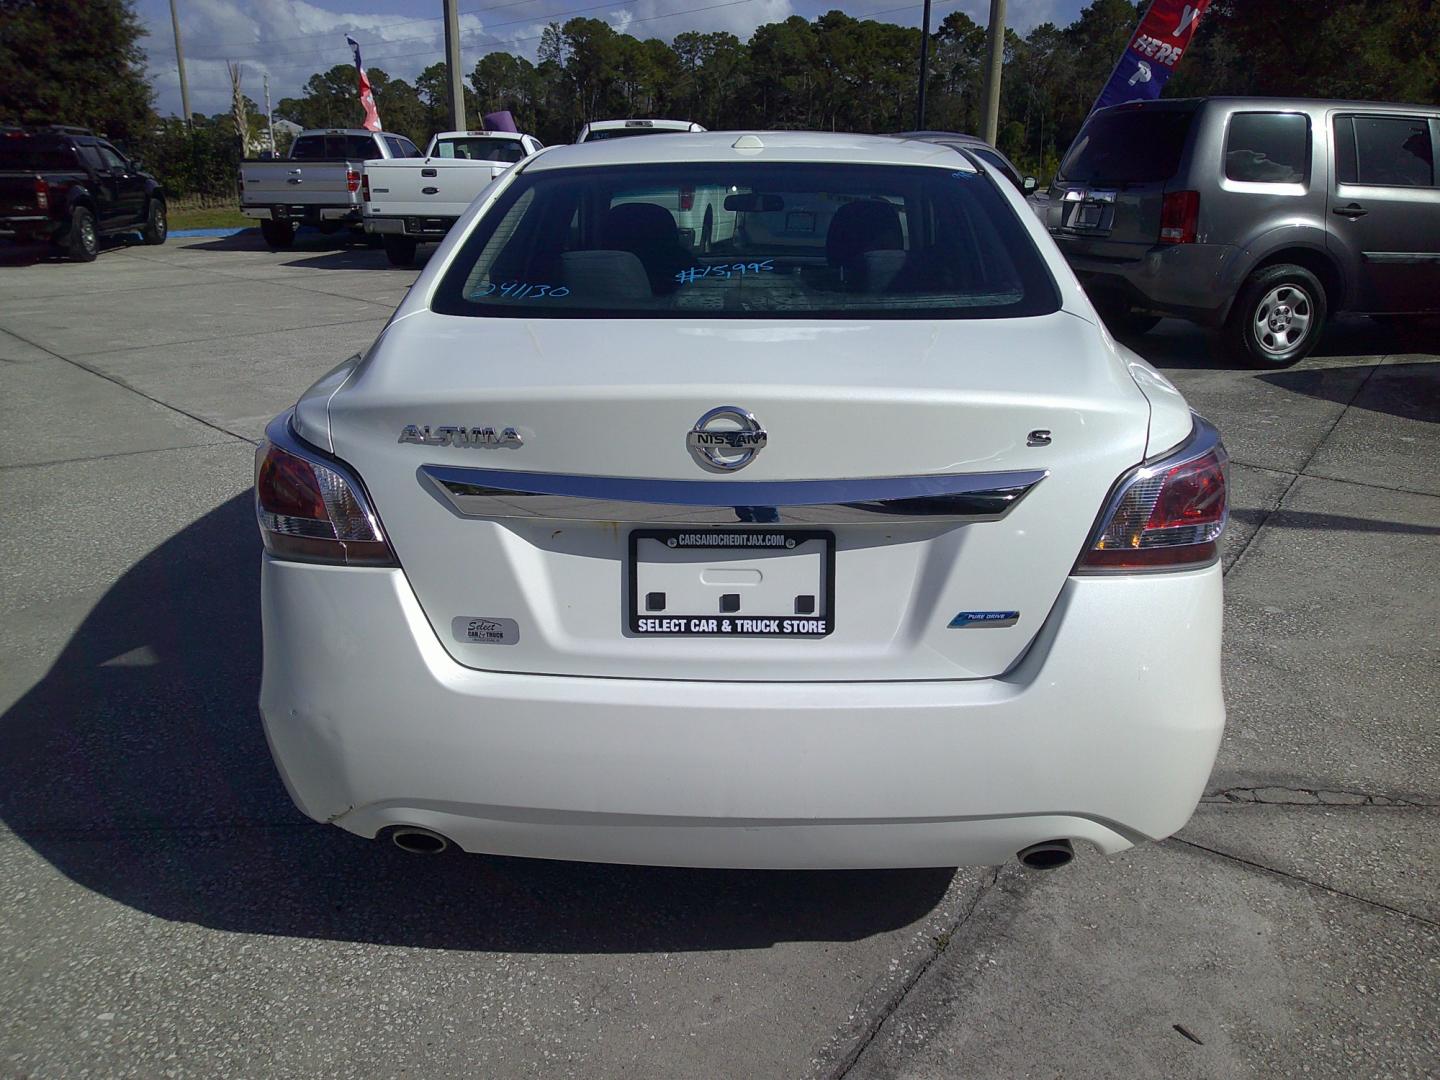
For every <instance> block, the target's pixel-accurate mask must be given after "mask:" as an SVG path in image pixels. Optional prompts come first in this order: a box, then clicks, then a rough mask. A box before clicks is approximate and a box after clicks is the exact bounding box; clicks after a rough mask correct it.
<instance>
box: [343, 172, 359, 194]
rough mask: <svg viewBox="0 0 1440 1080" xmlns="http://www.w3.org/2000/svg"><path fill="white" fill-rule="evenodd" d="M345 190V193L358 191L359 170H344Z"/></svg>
mask: <svg viewBox="0 0 1440 1080" xmlns="http://www.w3.org/2000/svg"><path fill="white" fill-rule="evenodd" d="M345 190H346V191H359V190H360V170H359V169H346V170H345Z"/></svg>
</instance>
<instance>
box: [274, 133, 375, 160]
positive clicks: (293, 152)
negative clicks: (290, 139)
mask: <svg viewBox="0 0 1440 1080" xmlns="http://www.w3.org/2000/svg"><path fill="white" fill-rule="evenodd" d="M379 156H380V148H379V147H378V146H376V145H375V139H374V138H373V137H372V136H369V135H343V134H339V133H334V134H325V135H302V136H301V137H300V138H298V139H296V140H295V145H294V146H293V147H291V148H290V157H291V158H292V159H293V160H296V161H326V160H329V161H344V160H346V159H351V160H354V159H357V158H359V159H368V158H376V157H379Z"/></svg>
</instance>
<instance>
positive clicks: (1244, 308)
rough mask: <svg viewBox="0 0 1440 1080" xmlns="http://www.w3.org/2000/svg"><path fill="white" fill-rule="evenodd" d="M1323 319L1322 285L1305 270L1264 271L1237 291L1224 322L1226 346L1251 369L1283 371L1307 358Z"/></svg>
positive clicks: (1289, 266)
mask: <svg viewBox="0 0 1440 1080" xmlns="http://www.w3.org/2000/svg"><path fill="white" fill-rule="evenodd" d="M1328 314H1329V306H1328V303H1327V300H1326V296H1325V286H1323V285H1321V284H1320V279H1319V278H1317V277H1316V276H1315V275H1314V274H1312V273H1311V272H1310V271H1309V270H1306V269H1305V268H1304V267H1303V266H1295V265H1293V264H1291V263H1285V264H1282V265H1279V266H1267V267H1265V268H1264V269H1261V270H1257V271H1255V273H1253V274H1251V275H1250V277H1249V278H1247V279H1246V281H1245V284H1244V285H1243V286H1241V288H1240V293H1239V295H1238V296H1236V298H1235V305H1234V307H1232V308H1231V309H1230V317H1229V318H1228V319H1227V320H1226V321H1225V337H1226V345H1227V347H1228V349H1229V351H1230V352H1231V353H1232V354H1233V355H1234V356H1236V357H1237V358H1238V359H1240V360H1243V361H1244V362H1245V363H1246V364H1249V365H1250V366H1251V367H1256V368H1265V369H1270V370H1274V369H1276V368H1287V367H1290V366H1291V365H1292V364H1296V363H1299V362H1300V361H1301V360H1303V359H1305V357H1307V356H1309V355H1310V352H1311V350H1312V349H1314V348H1315V346H1316V344H1317V343H1318V342H1319V341H1320V335H1321V334H1323V333H1324V332H1325V319H1326V316H1327V315H1328Z"/></svg>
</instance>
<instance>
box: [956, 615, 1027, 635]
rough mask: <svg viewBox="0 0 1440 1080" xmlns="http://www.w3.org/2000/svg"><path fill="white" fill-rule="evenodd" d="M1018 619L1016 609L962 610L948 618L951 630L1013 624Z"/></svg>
mask: <svg viewBox="0 0 1440 1080" xmlns="http://www.w3.org/2000/svg"><path fill="white" fill-rule="evenodd" d="M1019 621H1020V613H1019V612H1018V611H962V612H960V613H959V614H958V615H956V616H955V618H953V619H951V620H950V629H951V630H968V629H972V628H974V627H989V628H992V629H993V628H996V627H1001V626H1014V625H1015V624H1016V623H1017V622H1019Z"/></svg>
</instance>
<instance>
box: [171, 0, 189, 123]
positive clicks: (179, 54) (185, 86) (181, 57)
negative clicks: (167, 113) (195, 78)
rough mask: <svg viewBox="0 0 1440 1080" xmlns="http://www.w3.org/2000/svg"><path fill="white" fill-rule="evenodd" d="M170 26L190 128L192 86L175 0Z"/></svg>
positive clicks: (172, 4)
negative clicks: (186, 72) (173, 37)
mask: <svg viewBox="0 0 1440 1080" xmlns="http://www.w3.org/2000/svg"><path fill="white" fill-rule="evenodd" d="M170 25H171V26H173V27H174V28H175V66H176V67H178V68H179V69H180V108H181V110H182V111H183V112H184V113H185V126H186V127H187V128H188V127H189V126H190V84H189V83H188V82H187V81H186V80H185V47H184V46H183V45H182V44H180V15H179V13H178V12H177V11H176V10H175V0H170Z"/></svg>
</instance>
